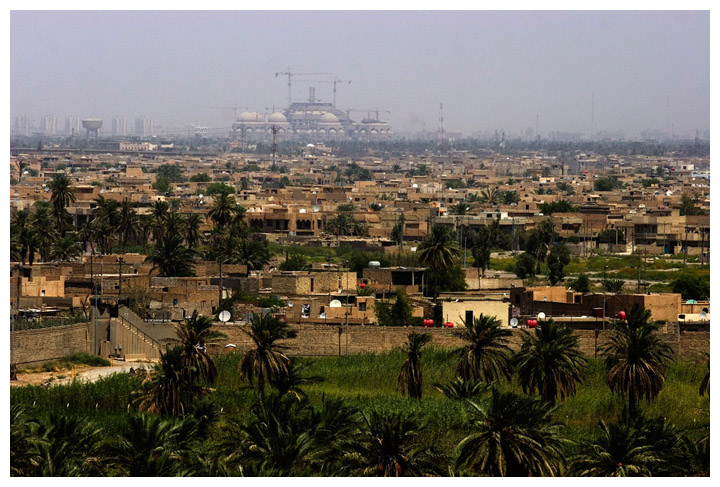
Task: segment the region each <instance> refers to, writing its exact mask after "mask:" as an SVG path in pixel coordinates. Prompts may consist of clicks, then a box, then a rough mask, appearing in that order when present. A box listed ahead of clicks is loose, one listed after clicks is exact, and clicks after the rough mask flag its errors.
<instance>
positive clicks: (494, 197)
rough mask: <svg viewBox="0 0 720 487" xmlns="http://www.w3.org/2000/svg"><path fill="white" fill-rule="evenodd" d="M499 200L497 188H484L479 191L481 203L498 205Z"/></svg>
mask: <svg viewBox="0 0 720 487" xmlns="http://www.w3.org/2000/svg"><path fill="white" fill-rule="evenodd" d="M499 200H500V193H499V192H498V190H497V188H486V189H483V190H482V191H480V201H481V202H483V203H489V204H491V205H496V204H498V201H499Z"/></svg>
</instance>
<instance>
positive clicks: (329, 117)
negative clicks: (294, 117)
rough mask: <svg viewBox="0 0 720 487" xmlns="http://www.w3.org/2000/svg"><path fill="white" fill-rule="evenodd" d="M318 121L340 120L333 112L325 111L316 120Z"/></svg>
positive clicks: (333, 121) (336, 121) (335, 121)
mask: <svg viewBox="0 0 720 487" xmlns="http://www.w3.org/2000/svg"><path fill="white" fill-rule="evenodd" d="M318 122H319V123H339V122H340V120H339V119H338V118H337V117H336V116H335V114H334V113H330V112H326V113H323V115H322V116H321V117H320V120H318Z"/></svg>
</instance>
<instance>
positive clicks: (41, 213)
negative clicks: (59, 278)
mask: <svg viewBox="0 0 720 487" xmlns="http://www.w3.org/2000/svg"><path fill="white" fill-rule="evenodd" d="M34 206H35V211H34V213H33V216H32V227H33V233H34V234H35V237H36V244H37V247H36V248H37V249H38V250H39V251H40V258H41V259H42V260H43V262H47V261H49V260H50V256H51V253H52V247H53V244H54V243H55V241H56V240H57V238H58V232H57V229H56V227H55V225H54V221H53V216H52V207H51V206H50V203H48V202H47V201H37V202H36V203H35V205H34Z"/></svg>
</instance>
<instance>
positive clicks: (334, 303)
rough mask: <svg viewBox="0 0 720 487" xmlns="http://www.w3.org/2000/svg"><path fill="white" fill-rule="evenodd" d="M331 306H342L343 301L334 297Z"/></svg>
mask: <svg viewBox="0 0 720 487" xmlns="http://www.w3.org/2000/svg"><path fill="white" fill-rule="evenodd" d="M330 307H331V308H342V303H341V302H340V301H338V300H337V299H333V300H332V301H330Z"/></svg>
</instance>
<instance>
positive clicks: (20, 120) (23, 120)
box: [13, 115, 30, 136]
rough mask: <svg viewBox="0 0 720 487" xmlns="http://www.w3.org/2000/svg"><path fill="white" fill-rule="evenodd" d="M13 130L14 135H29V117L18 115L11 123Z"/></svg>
mask: <svg viewBox="0 0 720 487" xmlns="http://www.w3.org/2000/svg"><path fill="white" fill-rule="evenodd" d="M13 130H14V131H15V135H26V136H27V135H30V117H28V116H27V115H18V116H17V117H15V120H14V121H13Z"/></svg>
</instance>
